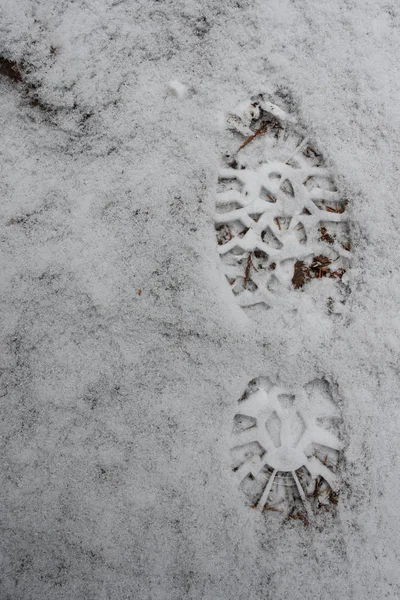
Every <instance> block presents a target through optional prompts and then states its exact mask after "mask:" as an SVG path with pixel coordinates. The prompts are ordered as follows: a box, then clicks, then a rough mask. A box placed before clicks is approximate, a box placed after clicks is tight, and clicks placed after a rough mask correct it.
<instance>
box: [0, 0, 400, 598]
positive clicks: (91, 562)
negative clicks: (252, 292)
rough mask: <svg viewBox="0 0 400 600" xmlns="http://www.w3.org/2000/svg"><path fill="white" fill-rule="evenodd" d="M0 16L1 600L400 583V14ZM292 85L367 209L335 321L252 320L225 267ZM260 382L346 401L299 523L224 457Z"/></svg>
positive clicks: (352, 10)
mask: <svg viewBox="0 0 400 600" xmlns="http://www.w3.org/2000/svg"><path fill="white" fill-rule="evenodd" d="M0 26H1V36H0V56H1V57H3V58H6V59H8V60H9V61H15V62H16V63H18V64H20V65H21V66H22V68H23V70H24V81H23V82H17V81H12V80H11V79H10V78H9V77H6V76H2V75H0V93H1V99H2V111H1V113H0V120H1V124H0V131H1V140H2V143H1V147H0V153H1V170H0V177H1V221H2V225H1V267H2V269H1V273H2V278H1V284H2V285H1V288H0V289H1V292H0V293H1V317H2V328H1V378H0V416H1V418H0V441H1V446H0V456H1V485H0V519H1V542H0V597H1V598H2V599H3V598H4V600H17V599H18V600H58V599H63V600H64V599H67V600H77V599H85V600H106V599H107V600H108V599H110V600H122V599H124V600H127V599H133V598H134V599H135V600H178V599H179V600H180V599H182V600H186V599H188V600H260V599H262V600H264V599H265V600H266V599H270V600H284V599H285V600H303V599H307V600H308V599H310V600H314V599H315V600H328V599H329V600H331V599H332V598H335V599H340V600H347V599H349V600H350V599H351V600H353V599H357V600H358V599H360V600H361V599H362V600H365V599H371V600H380V599H383V598H393V599H397V598H399V597H400V577H399V568H398V565H399V559H400V542H399V539H400V535H399V533H400V531H399V524H398V523H399V519H398V515H397V512H398V506H397V504H398V502H397V498H398V497H399V495H400V483H399V479H400V478H399V469H400V466H399V458H398V454H399V453H398V439H399V431H400V402H399V389H400V378H399V373H400V369H399V347H400V343H399V337H400V323H399V317H398V312H399V304H400V271H399V268H398V263H399V231H400V212H399V210H398V203H399V200H398V188H399V167H398V164H399V157H400V146H399V140H400V117H399V111H398V104H399V97H400V79H399V77H398V76H397V65H398V64H399V61H400V43H399V42H400V36H399V31H400V11H399V8H398V6H397V5H396V3H393V2H392V3H391V2H388V1H387V0H385V1H383V0H363V1H361V0H337V1H336V2H332V1H331V0H304V1H299V0H271V1H269V2H265V1H261V0H254V1H253V2H250V1H249V0H237V1H236V0H235V1H233V2H227V3H217V2H211V1H208V0H201V1H200V2H194V1H193V0H178V1H175V2H171V1H169V0H165V1H156V0H146V1H144V0H137V1H136V2H128V1H127V0H94V1H93V2H90V3H89V2H87V1H85V0H75V1H74V2H72V1H69V0H65V1H64V0H63V1H62V2H51V1H50V0H20V1H19V2H13V1H11V0H1V2H0ZM171 82H181V83H182V85H184V86H185V87H186V89H187V93H186V94H184V95H183V96H181V97H179V94H178V95H176V93H173V90H172V89H171ZM174 85H176V84H174ZM277 92H279V94H280V97H281V98H285V99H286V103H287V105H288V109H289V110H288V111H287V112H288V113H289V114H291V115H294V116H295V118H296V119H297V120H298V122H299V123H301V126H302V127H303V128H304V131H305V132H306V133H307V138H308V139H310V140H311V142H312V144H315V145H316V147H317V148H318V149H319V151H320V152H321V153H322V155H323V157H324V160H325V162H326V165H327V168H329V171H330V172H331V173H332V174H333V176H334V178H335V183H336V186H337V188H338V189H339V190H340V192H341V194H342V196H343V197H345V198H347V199H348V200H349V204H348V209H347V210H348V212H349V219H350V221H349V222H350V223H351V240H352V245H351V266H350V269H349V281H348V285H349V288H350V289H349V294H348V295H347V297H346V303H345V305H344V309H343V311H342V312H341V314H334V315H331V314H329V313H328V312H327V311H326V310H324V309H323V308H322V306H323V299H324V297H325V296H324V293H322V292H321V294H320V296H318V294H319V292H317V291H315V290H314V288H313V291H312V293H311V292H310V294H308V292H307V293H304V294H303V296H302V298H304V301H302V302H300V303H298V305H297V306H296V309H295V310H293V309H291V308H288V307H287V306H286V305H285V303H277V305H276V306H273V307H272V308H271V307H270V308H267V309H266V307H264V306H257V307H254V308H251V310H250V312H249V311H248V310H243V308H241V307H240V306H239V305H238V303H237V302H236V299H235V296H234V294H233V293H232V291H231V289H230V286H229V284H228V282H227V280H226V277H225V275H224V271H223V265H222V262H221V259H220V257H219V254H218V245H217V242H216V236H215V228H214V217H215V213H216V194H217V192H218V175H219V170H220V167H221V160H223V157H224V156H225V155H226V152H227V151H228V150H230V147H229V144H227V141H228V139H229V135H231V136H234V135H237V136H239V137H240V138H241V139H242V140H243V141H244V140H245V138H246V137H247V135H248V134H249V131H248V130H250V131H252V130H251V121H252V119H253V118H254V117H253V116H252V115H250V114H248V115H247V116H246V115H244V113H243V111H239V114H236V118H235V111H236V113H237V112H238V111H237V110H236V108H237V107H238V106H242V107H244V106H246V105H247V106H248V99H249V98H251V97H253V96H254V95H257V94H260V93H262V94H265V95H266V96H265V97H266V98H267V97H271V98H272V97H273V96H274V94H276V93H277ZM266 101H268V100H266ZM271 102H272V100H271ZM246 103H247V104H246ZM274 104H276V103H274ZM278 106H279V105H278ZM281 108H282V107H281ZM244 110H246V109H244ZM232 111H233V112H232ZM229 115H231V116H230V117H229ZM226 118H230V119H231V123H232V122H233V123H242V125H243V131H236V133H235V131H232V130H229V131H227V130H226V129H225V122H226ZM246 128H247V129H246ZM249 135H250V134H249ZM237 139H239V138H237ZM314 283H315V284H317V283H318V282H314V281H313V282H311V283H310V285H311V284H314ZM310 289H311V288H310ZM318 289H319V290H321V289H322V288H318ZM305 292H306V290H305ZM314 292H315V293H314ZM299 293H300V292H299ZM257 378H262V381H263V382H266V381H268V382H270V384H269V385H271V386H279V387H280V388H282V389H284V390H289V395H290V393H292V392H293V390H294V391H296V390H304V389H307V386H309V385H310V383H311V382H315V381H323V382H326V383H324V385H326V386H328V388H329V390H331V392H332V396H333V400H334V406H335V414H336V415H337V416H336V417H335V423H336V425H335V427H336V429H337V432H338V433H337V435H338V438H339V440H340V444H341V445H343V448H341V449H340V450H336V452H339V453H340V456H339V458H338V478H339V477H340V493H339V496H338V504H337V506H334V507H333V509H334V510H332V511H331V510H329V511H327V512H325V511H323V512H321V513H319V514H318V515H317V516H316V517H314V518H313V513H312V511H311V513H310V515H309V516H308V515H307V521H308V522H309V524H308V525H306V524H305V523H304V521H303V520H302V519H301V518H296V519H290V518H285V517H284V516H283V515H282V514H281V513H275V512H274V511H263V512H261V511H260V510H256V509H251V508H250V507H249V505H248V502H247V503H246V494H245V493H244V491H243V489H241V488H240V486H238V482H237V479H236V478H235V473H233V472H232V454H231V449H232V447H233V441H232V436H233V435H235V433H234V430H233V424H234V417H235V415H236V414H239V411H238V406H239V405H240V402H239V401H240V398H242V397H243V394H244V392H245V391H246V390H247V389H248V386H249V384H250V382H251V381H253V380H254V379H257ZM263 385H264V384H263ZM295 403H296V398H295V400H294V404H293V406H295ZM277 406H278V405H277ZM287 410H288V411H289V413H290V410H291V409H290V406H289V407H288V409H287ZM293 410H294V409H293ZM300 412H301V411H300ZM289 413H288V414H289ZM290 414H292V413H290ZM302 414H303V413H302ZM313 414H314V413H313ZM285 415H286V413H285V414H283V416H282V419H281V421H280V423H281V425H280V427H282V420H283V421H284V422H286V416H285ZM292 416H293V415H292ZM298 418H300V417H296V419H298ZM313 418H314V417H313ZM274 419H275V424H276V427H277V428H278V429H279V423H278V421H277V419H276V418H275V417H274ZM293 419H294V417H293ZM296 419H294V420H295V421H296ZM278 420H279V419H278ZM300 420H301V419H300ZM290 422H292V421H290ZM325 425H326V424H324V423H322V422H321V423H320V422H318V426H321V427H322V426H323V428H324V430H325V428H326V429H329V428H328V427H327V426H326V427H325ZM271 427H272V425H271ZM278 429H276V430H278ZM335 435H336V434H335ZM285 439H289V438H285ZM280 440H281V441H282V437H281V438H280ZM290 440H292V441H290ZM325 441H326V440H325ZM277 443H278V442H277ZM286 445H287V446H288V447H291V448H292V447H293V446H295V445H296V442H295V441H293V438H290V439H289V441H288V442H287V444H286ZM335 457H336V455H334V453H332V461H334V460H336V458H335ZM281 458H282V456H281ZM328 460H330V459H328ZM322 462H323V460H322ZM291 465H292V463H290V465H289V467H290V466H291ZM279 466H280V465H277V466H275V467H274V465H271V467H272V468H273V469H276V470H277V471H278V468H279ZM281 466H282V465H281ZM324 466H326V465H324ZM285 467H286V465H285ZM293 468H295V467H293ZM276 476H277V477H280V475H279V476H278V473H277V474H276ZM296 477H297V475H296ZM293 481H294V483H295V485H296V486H297V483H296V480H295V478H293ZM299 483H301V482H300V481H299ZM271 486H272V484H271ZM296 510H298V511H301V509H300V508H298V509H296Z"/></svg>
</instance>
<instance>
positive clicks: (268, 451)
mask: <svg viewBox="0 0 400 600" xmlns="http://www.w3.org/2000/svg"><path fill="white" fill-rule="evenodd" d="M339 416H340V415H339V411H338V408H337V406H336V404H335V402H334V400H333V395H332V391H331V387H330V385H329V384H328V382H327V381H326V380H324V379H321V380H314V381H313V382H311V383H309V384H307V385H306V386H304V387H303V388H300V389H297V390H288V389H284V388H281V387H278V386H276V385H273V384H272V383H271V382H270V381H269V380H268V379H266V378H259V379H256V380H253V381H252V382H250V383H249V386H248V388H247V390H246V392H245V393H244V394H243V396H242V398H241V399H240V400H239V403H238V408H237V412H236V414H235V416H234V424H233V432H232V449H231V457H232V463H231V468H232V471H233V472H234V473H235V474H236V477H237V480H238V484H239V487H240V488H241V489H242V491H243V492H244V494H245V496H246V498H247V502H248V504H249V505H250V506H252V507H253V508H257V509H258V510H260V511H261V512H263V511H275V512H280V513H283V514H285V515H289V516H292V518H301V519H302V520H305V521H306V522H307V523H308V522H309V521H310V519H311V518H312V515H313V514H315V511H318V510H319V511H322V512H324V511H328V510H330V509H331V508H332V506H334V505H335V504H337V502H338V493H339V488H340V479H339V475H338V464H339V459H340V454H341V450H342V448H343V444H342V442H341V440H340V438H339V435H338V433H339V427H338V423H339V421H340V419H339ZM294 515H295V517H293V516H294Z"/></svg>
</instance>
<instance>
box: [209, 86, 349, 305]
mask: <svg viewBox="0 0 400 600" xmlns="http://www.w3.org/2000/svg"><path fill="white" fill-rule="evenodd" d="M227 126H228V128H229V129H231V130H234V131H235V134H232V135H234V143H236V144H238V143H239V140H238V139H237V138H238V137H239V139H240V140H243V139H244V141H243V143H242V144H241V146H240V147H239V149H238V150H237V151H236V152H234V153H227V155H226V157H225V164H224V166H223V167H222V168H221V169H220V172H219V191H218V193H217V199H216V206H217V214H216V215H215V227H216V231H217V242H218V250H219V254H220V257H221V259H222V262H223V266H224V272H225V276H226V278H227V280H228V282H229V284H230V286H231V289H232V291H233V293H234V295H235V296H236V298H237V301H238V303H239V305H240V306H242V307H244V308H246V307H250V306H254V305H256V304H264V305H265V306H266V307H273V306H275V305H276V304H278V303H279V304H282V303H284V304H287V305H288V306H289V307H294V306H295V305H296V302H297V301H298V298H299V294H300V293H301V292H302V291H303V288H304V286H305V284H308V283H309V282H311V281H312V280H320V281H321V282H322V281H323V282H324V283H323V284H324V285H325V286H326V288H327V289H326V298H327V300H328V298H329V302H328V304H333V303H338V302H343V298H344V296H345V292H346V290H345V288H346V285H345V280H346V278H345V277H344V275H345V272H346V269H347V268H348V264H349V260H350V240H349V230H348V224H347V212H346V207H347V201H346V200H345V199H343V198H342V197H341V195H340V193H339V192H338V190H337V187H336V186H335V182H334V180H333V177H332V174H331V172H330V170H329V169H328V168H326V166H325V163H324V159H323V157H322V155H321V154H320V153H319V152H318V150H316V148H315V146H313V145H311V144H310V142H309V141H308V140H307V138H306V137H305V134H304V132H303V130H302V129H301V127H300V126H299V125H298V124H297V123H296V121H295V120H294V119H293V118H292V117H291V116H290V115H288V114H287V113H286V112H284V111H283V110H282V109H280V108H279V107H278V106H276V105H274V104H272V103H271V102H269V101H268V100H266V99H265V97H264V96H262V95H261V96H258V97H256V98H253V99H252V100H250V101H249V102H247V103H244V104H243V105H242V106H241V107H238V109H237V110H236V112H235V113H234V114H231V115H230V116H229V117H228V120H227ZM328 280H329V282H330V285H329V284H328ZM333 282H334V285H332V283H333ZM306 287H307V286H306ZM296 290H297V291H296ZM288 292H292V293H291V294H289V293H288Z"/></svg>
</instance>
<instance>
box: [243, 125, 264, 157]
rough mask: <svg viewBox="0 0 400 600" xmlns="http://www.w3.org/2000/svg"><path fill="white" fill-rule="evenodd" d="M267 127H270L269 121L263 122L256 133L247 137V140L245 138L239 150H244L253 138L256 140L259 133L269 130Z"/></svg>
mask: <svg viewBox="0 0 400 600" xmlns="http://www.w3.org/2000/svg"><path fill="white" fill-rule="evenodd" d="M267 128H268V123H263V124H262V125H261V127H260V128H259V129H257V131H256V132H255V133H253V135H251V136H250V137H249V138H247V140H245V141H244V142H243V144H242V145H241V146H240V148H239V150H242V149H243V148H245V147H246V146H247V144H250V142H251V141H252V140H254V138H255V137H257V136H258V135H261V134H262V133H265V132H266V131H267ZM239 150H238V152H239Z"/></svg>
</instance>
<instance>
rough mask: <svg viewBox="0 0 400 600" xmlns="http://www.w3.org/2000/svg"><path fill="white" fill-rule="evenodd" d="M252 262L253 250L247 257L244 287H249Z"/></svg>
mask: <svg viewBox="0 0 400 600" xmlns="http://www.w3.org/2000/svg"><path fill="white" fill-rule="evenodd" d="M251 264H252V261H251V252H250V254H249V257H248V259H247V265H246V270H245V272H244V282H243V287H244V289H246V288H247V283H248V281H249V277H250V269H251Z"/></svg>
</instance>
